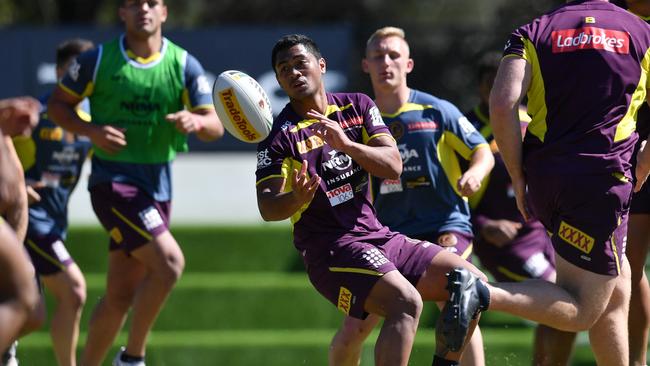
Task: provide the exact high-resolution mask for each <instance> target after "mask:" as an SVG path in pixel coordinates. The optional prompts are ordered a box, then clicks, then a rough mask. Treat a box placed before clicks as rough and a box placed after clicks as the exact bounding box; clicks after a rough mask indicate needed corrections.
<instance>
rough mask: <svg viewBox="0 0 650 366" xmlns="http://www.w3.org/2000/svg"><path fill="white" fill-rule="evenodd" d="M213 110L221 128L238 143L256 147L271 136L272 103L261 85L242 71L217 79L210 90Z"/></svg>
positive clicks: (235, 71) (225, 72)
mask: <svg viewBox="0 0 650 366" xmlns="http://www.w3.org/2000/svg"><path fill="white" fill-rule="evenodd" d="M212 100H213V102H214V107H215V110H216V112H217V115H218V116H219V119H220V120H221V123H222V124H223V127H224V128H225V129H226V130H227V131H228V132H229V133H230V134H231V135H233V136H234V137H236V138H237V139H239V140H241V141H244V142H249V143H258V142H260V141H262V140H264V139H265V138H266V137H267V136H268V135H269V132H271V125H272V124H273V114H272V113H271V103H270V102H269V98H268V96H267V95H266V93H265V92H264V89H262V87H261V86H260V84H259V83H258V82H257V81H256V80H255V79H253V78H252V77H250V76H249V75H247V74H246V73H243V72H241V71H237V70H228V71H224V72H222V73H221V75H219V77H218V78H217V80H215V82H214V87H213V88H212Z"/></svg>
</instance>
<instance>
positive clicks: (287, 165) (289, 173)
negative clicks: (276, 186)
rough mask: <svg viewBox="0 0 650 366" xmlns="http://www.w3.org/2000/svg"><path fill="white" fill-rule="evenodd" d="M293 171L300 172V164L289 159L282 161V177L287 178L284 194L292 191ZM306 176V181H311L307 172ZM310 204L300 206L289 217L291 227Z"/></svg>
mask: <svg viewBox="0 0 650 366" xmlns="http://www.w3.org/2000/svg"><path fill="white" fill-rule="evenodd" d="M294 169H295V170H297V171H298V172H300V170H301V169H302V163H301V162H299V161H297V160H294V159H291V158H285V159H284V161H283V162H282V175H284V176H285V177H287V178H286V181H285V183H284V190H283V191H284V192H291V191H293V187H292V184H291V182H292V180H293V171H294ZM306 174H307V177H306V179H307V180H309V179H311V176H309V172H307V173H306ZM310 204H311V201H310V202H307V203H305V204H304V205H302V207H300V208H299V209H298V211H296V213H294V214H293V215H291V224H292V225H294V224H295V223H296V222H298V220H300V218H301V217H302V213H303V212H305V210H307V208H308V207H309V205H310Z"/></svg>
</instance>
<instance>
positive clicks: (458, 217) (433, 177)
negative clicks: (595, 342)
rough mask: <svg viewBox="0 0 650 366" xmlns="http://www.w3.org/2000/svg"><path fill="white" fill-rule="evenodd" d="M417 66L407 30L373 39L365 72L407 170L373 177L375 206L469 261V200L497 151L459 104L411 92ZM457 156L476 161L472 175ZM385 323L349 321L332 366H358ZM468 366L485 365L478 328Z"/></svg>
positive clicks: (395, 223)
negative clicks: (376, 329) (410, 77)
mask: <svg viewBox="0 0 650 366" xmlns="http://www.w3.org/2000/svg"><path fill="white" fill-rule="evenodd" d="M413 65H414V62H413V59H411V58H410V50H409V45H408V43H407V41H406V38H405V34H404V31H403V30H402V29H400V28H395V27H384V28H381V29H378V30H377V31H375V32H374V33H373V34H372V35H371V36H370V38H369V39H368V42H367V43H366V56H365V58H364V59H363V62H362V67H363V70H364V72H366V73H368V74H369V75H370V80H371V82H372V86H373V91H374V95H375V103H377V107H378V108H379V110H380V111H381V114H382V118H383V120H384V123H386V125H387V126H388V128H389V129H390V132H391V134H392V136H393V138H395V140H396V142H397V147H398V149H399V151H400V155H401V158H402V164H403V172H402V175H401V178H400V179H378V178H373V179H372V193H373V196H374V202H373V204H374V206H375V208H376V209H377V217H378V218H379V221H380V222H381V223H382V224H384V225H386V226H388V227H390V228H391V230H395V231H397V232H399V233H402V234H405V235H408V236H409V237H411V238H414V239H419V240H426V241H429V242H432V243H437V244H439V245H441V246H443V247H445V249H446V250H448V251H450V252H452V253H455V254H457V255H459V256H460V257H461V258H463V259H466V260H468V259H470V257H471V255H472V239H473V236H472V226H471V223H470V213H469V206H468V204H467V198H466V197H467V196H469V195H472V194H473V193H475V192H476V191H477V190H478V189H479V188H480V186H481V180H482V179H483V177H485V175H486V174H487V173H488V172H489V171H490V169H491V167H492V165H493V158H492V152H491V151H490V148H489V146H488V145H487V143H486V141H485V139H484V138H483V137H482V136H481V135H480V134H479V133H478V131H476V129H475V128H474V127H473V126H472V125H470V123H469V122H468V121H467V119H466V118H465V117H464V116H463V115H462V114H461V113H460V111H458V109H457V108H456V107H455V106H453V105H452V104H451V103H449V102H447V101H445V100H441V99H438V98H436V97H433V96H431V95H429V94H426V93H423V92H421V91H419V90H415V89H411V88H409V87H408V85H407V80H406V79H407V75H408V74H409V73H410V72H411V71H412V70H413ZM457 154H460V155H461V156H463V157H464V158H465V159H467V160H469V162H470V163H469V168H468V169H467V170H466V171H465V172H464V173H462V172H461V169H460V165H459V162H458V160H457V158H456V156H457ZM378 322H379V317H378V316H376V315H372V314H371V315H369V316H368V317H367V318H366V319H365V320H359V319H356V318H353V317H351V316H348V317H346V318H345V321H344V323H343V327H342V328H341V329H340V330H339V331H338V333H337V334H336V336H335V337H334V339H333V341H332V346H331V347H330V365H340V366H345V365H358V364H359V360H360V356H361V350H362V345H363V341H364V340H365V339H366V338H367V336H368V335H369V334H370V331H371V330H372V329H373V328H374V327H375V325H376V324H377V323H378ZM462 364H463V365H476V366H480V365H484V364H485V358H484V356H483V340H482V338H481V333H480V330H479V329H478V327H477V328H476V329H475V330H474V334H473V336H472V338H471V340H470V342H469V345H468V347H467V348H466V349H465V352H464V353H463V357H462Z"/></svg>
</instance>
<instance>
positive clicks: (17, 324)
mask: <svg viewBox="0 0 650 366" xmlns="http://www.w3.org/2000/svg"><path fill="white" fill-rule="evenodd" d="M40 108H41V105H40V103H39V102H38V101H37V100H35V99H33V98H31V97H20V98H10V99H3V100H0V132H1V133H0V268H2V269H3V275H2V276H0V324H2V326H1V327H0V350H6V349H8V348H9V346H10V345H11V344H12V343H13V342H14V341H15V340H16V339H17V338H18V337H19V336H20V335H24V334H26V333H28V332H30V331H32V330H33V329H35V328H36V327H38V326H39V325H40V322H39V321H38V319H37V318H38V317H37V314H38V309H37V307H38V303H39V301H38V299H39V295H38V289H37V287H36V281H35V280H34V269H33V266H32V264H31V262H30V261H29V258H28V256H27V253H26V252H25V251H24V248H23V246H22V245H20V243H21V242H22V241H23V240H24V239H25V232H26V230H27V192H26V189H25V180H24V177H23V173H22V167H21V166H20V161H19V160H18V156H17V155H16V152H15V150H14V147H13V143H12V140H11V138H12V137H16V136H25V135H28V134H29V133H30V132H31V130H32V128H33V127H34V126H35V125H36V123H38V112H39V110H40ZM3 217H4V219H3ZM5 219H6V220H7V221H5ZM14 230H15V231H14ZM14 345H15V344H14ZM0 361H1V362H2V363H3V364H6V365H16V359H15V348H13V347H12V349H9V350H8V351H7V352H5V353H4V354H3V355H2V360H0Z"/></svg>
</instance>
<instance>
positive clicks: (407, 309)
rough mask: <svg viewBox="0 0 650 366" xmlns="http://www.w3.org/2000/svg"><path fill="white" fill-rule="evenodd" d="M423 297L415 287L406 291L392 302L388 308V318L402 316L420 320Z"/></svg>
mask: <svg viewBox="0 0 650 366" xmlns="http://www.w3.org/2000/svg"><path fill="white" fill-rule="evenodd" d="M423 307H424V304H423V302H422V296H420V293H419V292H417V290H416V289H415V288H413V287H409V288H408V289H404V290H403V291H402V292H401V293H400V295H399V296H397V297H396V298H395V300H394V301H392V304H390V305H389V306H387V307H386V310H387V314H386V316H387V317H389V316H400V317H409V318H413V319H419V318H420V314H422V308H423Z"/></svg>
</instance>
